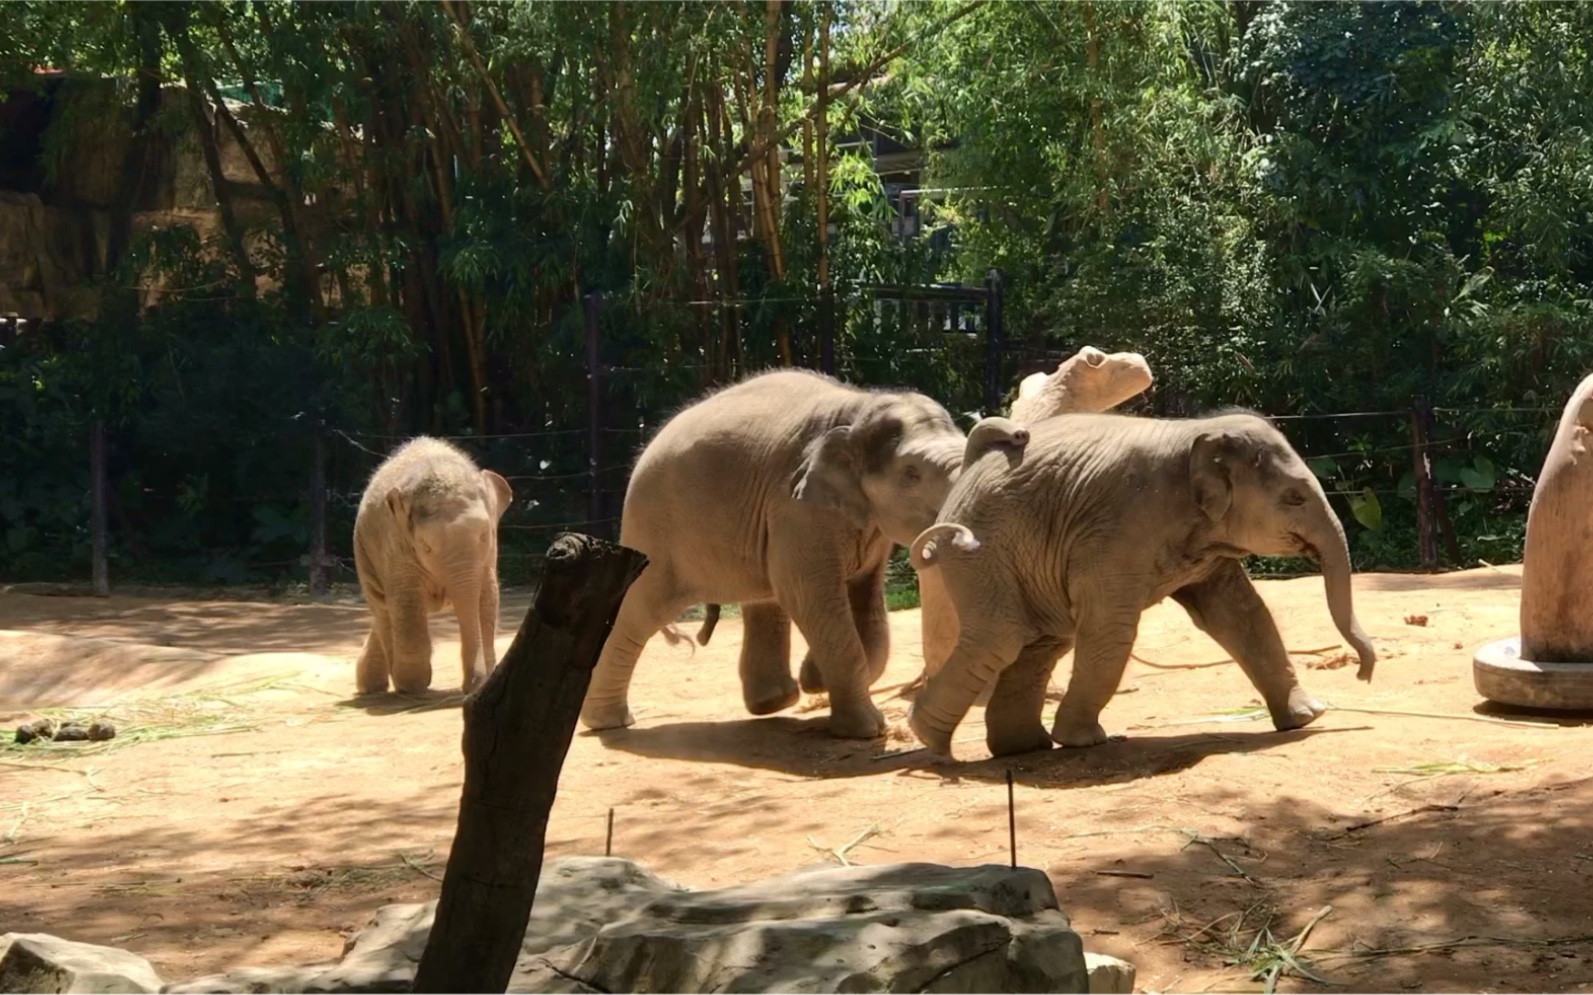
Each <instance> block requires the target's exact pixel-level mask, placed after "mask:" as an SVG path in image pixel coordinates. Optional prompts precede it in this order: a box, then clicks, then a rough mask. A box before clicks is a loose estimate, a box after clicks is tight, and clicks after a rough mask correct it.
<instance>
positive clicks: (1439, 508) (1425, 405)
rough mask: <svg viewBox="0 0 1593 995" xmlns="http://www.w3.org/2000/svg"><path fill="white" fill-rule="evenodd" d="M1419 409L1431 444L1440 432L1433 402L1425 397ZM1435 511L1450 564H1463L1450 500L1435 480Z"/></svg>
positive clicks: (1423, 430)
mask: <svg viewBox="0 0 1593 995" xmlns="http://www.w3.org/2000/svg"><path fill="white" fill-rule="evenodd" d="M1417 411H1418V413H1419V414H1420V416H1421V420H1422V436H1423V437H1424V438H1425V439H1426V440H1427V444H1428V445H1429V446H1430V445H1432V441H1433V436H1435V435H1437V434H1438V426H1437V424H1436V421H1435V419H1434V418H1433V405H1432V402H1431V401H1429V400H1427V399H1426V398H1423V399H1422V401H1421V405H1420V406H1419V407H1418V409H1417ZM1433 511H1434V513H1435V514H1436V515H1437V518H1438V535H1439V537H1440V538H1442V539H1443V541H1444V553H1445V554H1446V555H1447V556H1448V557H1449V564H1450V566H1455V567H1458V566H1460V565H1461V563H1460V539H1459V538H1458V537H1457V536H1456V535H1455V526H1454V525H1453V524H1452V523H1451V522H1450V521H1449V502H1448V500H1447V499H1446V498H1445V497H1444V492H1443V490H1442V489H1441V488H1439V486H1438V482H1437V481H1434V482H1433Z"/></svg>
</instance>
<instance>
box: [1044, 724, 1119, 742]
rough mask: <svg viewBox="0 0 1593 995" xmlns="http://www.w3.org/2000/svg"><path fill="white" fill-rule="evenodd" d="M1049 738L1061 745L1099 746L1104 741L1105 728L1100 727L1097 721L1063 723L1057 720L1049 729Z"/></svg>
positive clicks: (1105, 738) (1105, 737) (1105, 736)
mask: <svg viewBox="0 0 1593 995" xmlns="http://www.w3.org/2000/svg"><path fill="white" fill-rule="evenodd" d="M1051 739H1052V740H1053V741H1055V742H1056V743H1057V744H1058V745H1061V746H1070V747H1073V748H1074V749H1081V748H1083V747H1086V746H1100V745H1101V744H1102V743H1104V742H1106V740H1107V735H1106V730H1105V729H1103V728H1101V724H1100V723H1099V722H1094V721H1091V722H1077V723H1070V724H1068V725H1063V724H1062V722H1061V721H1060V720H1059V721H1058V722H1057V724H1056V725H1055V726H1054V727H1052V729H1051Z"/></svg>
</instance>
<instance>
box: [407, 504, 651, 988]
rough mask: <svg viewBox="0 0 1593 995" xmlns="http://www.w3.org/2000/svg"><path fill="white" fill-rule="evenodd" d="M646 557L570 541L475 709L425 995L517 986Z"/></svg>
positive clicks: (470, 705)
mask: <svg viewBox="0 0 1593 995" xmlns="http://www.w3.org/2000/svg"><path fill="white" fill-rule="evenodd" d="M646 566H647V558H646V557H645V556H643V555H642V554H641V553H638V552H637V551H636V550H633V549H628V548H626V547H624V546H619V545H616V544H613V543H608V542H604V541H602V540H600V539H594V538H592V537H591V536H584V535H573V534H569V533H565V534H562V535H559V536H558V537H557V538H555V539H554V540H553V544H552V545H551V546H549V547H548V552H547V556H546V558H545V559H544V561H543V565H542V585H541V589H540V590H539V591H538V592H537V599H536V603H535V604H534V605H533V606H532V607H531V611H530V612H529V613H527V615H526V617H525V620H524V621H523V622H521V623H520V631H519V633H518V634H517V635H516V636H515V637H514V644H513V645H511V646H510V647H509V651H508V652H507V653H505V654H504V656H503V662H501V663H500V664H498V667H497V669H496V670H494V671H493V672H492V674H491V675H490V676H489V677H488V678H487V680H486V683H484V684H483V685H482V686H481V688H480V690H478V691H476V692H475V693H474V694H472V695H471V696H470V697H468V698H466V699H465V705H464V721H465V732H464V754H465V785H464V791H463V794H462V796H461V798H460V800H459V828H458V830H457V831H456V832H455V834H454V844H453V849H452V850H451V851H450V853H449V854H448V868H447V870H446V871H445V872H444V873H443V884H442V896H441V898H440V899H439V900H438V902H437V919H436V923H435V925H433V926H432V930H431V935H430V937H428V938H427V941H426V950H425V953H423V954H422V955H421V958H420V966H419V968H418V969H417V970H416V972H415V984H414V988H413V990H414V991H417V992H501V991H503V990H504V989H505V988H507V987H508V985H509V978H510V976H511V975H513V973H514V965H515V960H516V959H517V958H518V957H519V955H520V943H521V941H522V940H523V939H524V938H525V928H526V923H527V922H529V921H530V918H531V903H532V900H533V899H534V898H535V897H536V890H537V880H538V878H539V877H540V876H541V873H542V849H543V844H544V842H545V838H546V835H547V828H548V812H549V810H550V809H552V807H553V800H554V797H555V795H556V794H557V791H558V784H559V771H560V770H561V769H562V768H563V766H564V757H565V754H566V753H568V752H569V749H570V739H571V737H572V736H574V734H575V722H576V719H577V717H578V716H579V715H580V713H581V702H582V700H583V699H584V698H585V697H586V688H587V684H588V683H589V682H590V681H591V679H592V668H593V667H595V666H596V665H597V658H598V654H599V653H600V652H601V651H602V649H603V643H604V641H605V640H606V639H607V638H608V634H609V630H610V629H612V628H613V626H614V619H615V616H617V615H618V614H619V607H620V602H621V601H623V600H624V598H625V592H626V591H627V590H629V589H630V586H631V584H632V583H633V582H634V581H635V580H636V578H637V577H638V576H640V575H641V572H642V570H643V568H645V567H646Z"/></svg>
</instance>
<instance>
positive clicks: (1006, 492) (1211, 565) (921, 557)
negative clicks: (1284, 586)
mask: <svg viewBox="0 0 1593 995" xmlns="http://www.w3.org/2000/svg"><path fill="white" fill-rule="evenodd" d="M1029 430H1030V438H1029V444H1028V446H1027V447H1025V448H1024V449H1023V450H1022V451H1021V452H1019V451H1012V450H1005V451H1000V452H990V453H987V454H985V455H984V456H982V457H981V458H980V459H979V460H978V461H977V462H975V463H969V464H967V465H965V466H964V467H963V472H962V476H961V478H959V479H958V481H957V483H956V484H955V485H953V487H952V489H951V493H950V494H949V495H948V496H947V498H946V503H945V504H944V505H943V506H942V508H941V513H940V521H939V522H938V523H937V524H935V525H933V526H931V527H930V528H928V529H926V530H925V531H924V532H923V533H922V534H920V535H919V537H918V539H917V540H916V541H914V543H913V544H912V547H911V550H910V553H911V557H912V563H913V566H914V567H915V568H916V569H918V570H919V571H920V572H923V571H928V570H938V571H940V572H941V574H942V577H941V579H942V580H943V581H944V583H945V585H946V588H947V590H948V592H949V594H950V597H951V600H952V602H953V603H954V604H955V605H956V608H957V615H958V618H959V620H960V622H961V631H960V632H959V634H958V639H957V645H956V649H955V650H953V651H952V654H951V657H950V659H948V660H947V661H946V664H945V666H944V667H942V668H941V669H940V670H939V671H938V672H936V673H935V674H933V675H932V676H930V678H929V680H928V683H927V684H926V685H925V687H924V689H923V691H921V692H920V693H919V695H918V697H917V700H915V701H914V703H913V706H912V709H911V711H910V712H909V715H908V724H909V725H910V726H911V727H912V730H913V732H914V734H916V735H917V736H918V738H919V740H920V741H922V742H923V743H924V745H925V746H927V747H929V748H930V749H932V750H934V751H936V752H939V753H941V754H945V755H948V756H949V755H950V753H951V737H952V732H953V731H954V730H955V729H956V727H957V725H958V723H960V722H961V721H962V719H963V716H964V715H965V714H966V713H967V711H968V708H969V706H970V705H971V704H973V701H974V699H975V698H976V697H977V696H978V695H979V693H980V692H981V691H982V690H983V689H984V688H985V687H986V686H987V685H989V684H990V683H991V682H992V681H994V682H995V687H994V689H993V690H992V691H991V695H990V704H989V706H988V707H987V709H986V711H985V724H986V728H987V739H986V742H987V744H988V746H989V747H990V751H991V752H992V753H993V754H996V755H997V756H1000V755H1003V754H1010V753H1021V752H1024V751H1027V750H1034V749H1048V748H1050V746H1051V744H1052V742H1053V741H1054V742H1056V743H1060V744H1062V745H1063V746H1094V745H1095V744H1097V743H1101V742H1104V741H1105V740H1106V732H1105V731H1104V730H1103V729H1102V728H1101V725H1100V722H1099V718H1100V714H1101V709H1102V708H1104V707H1105V706H1106V703H1107V702H1108V701H1109V700H1111V697H1112V695H1113V693H1114V692H1115V691H1116V690H1117V686H1118V682H1119V681H1120V680H1121V679H1122V676H1123V669H1124V667H1126V666H1127V664H1128V657H1129V653H1130V651H1131V650H1132V649H1133V647H1134V638H1135V635H1136V633H1137V631H1138V627H1139V617H1140V613H1141V612H1142V611H1144V609H1146V608H1148V607H1149V606H1151V605H1153V604H1155V603H1156V602H1158V601H1160V600H1161V599H1163V598H1165V597H1167V596H1169V595H1171V596H1172V598H1173V599H1174V600H1175V601H1177V602H1178V603H1179V604H1180V605H1183V606H1184V609H1185V610H1186V611H1188V612H1189V614H1190V616H1191V618H1193V619H1194V621H1195V624H1196V625H1197V626H1199V627H1200V628H1201V629H1203V630H1205V631H1206V632H1207V633H1208V634H1209V635H1211V637H1212V638H1213V639H1215V640H1216V641H1217V642H1218V643H1219V644H1221V645H1222V647H1223V648H1224V649H1225V650H1227V651H1228V652H1229V653H1230V654H1232V656H1233V658H1234V659H1235V660H1236V661H1238V663H1239V666H1240V668H1241V669H1243V670H1244V673H1245V676H1246V677H1248V678H1249V679H1250V682H1251V683H1252V684H1254V685H1255V687H1256V689H1257V690H1258V691H1260V692H1261V697H1262V699H1263V700H1264V701H1265V702H1266V705H1267V708H1268V710H1269V711H1270V712H1271V713H1272V722H1273V725H1275V726H1276V727H1277V728H1278V729H1293V728H1297V727H1299V726H1303V725H1307V724H1309V723H1310V722H1311V721H1313V720H1314V719H1315V718H1316V717H1317V716H1318V715H1320V714H1321V713H1322V710H1323V709H1322V706H1321V705H1320V704H1319V703H1318V702H1317V701H1316V699H1314V698H1313V697H1311V695H1310V694H1308V693H1307V692H1306V691H1305V689H1304V688H1302V687H1301V686H1300V684H1299V682H1298V680H1296V678H1295V674H1294V667H1293V666H1292V665H1291V664H1290V662H1289V655H1288V653H1287V651H1286V650H1285V649H1284V646H1283V640H1282V638H1281V637H1280V636H1279V635H1278V628H1277V626H1276V624H1274V622H1273V620H1272V615H1271V614H1270V613H1269V612H1268V611H1267V606H1266V604H1265V603H1264V602H1263V601H1262V600H1261V596H1260V595H1259V594H1257V593H1256V590H1255V588H1254V587H1253V586H1252V585H1251V583H1250V579H1249V578H1248V577H1246V576H1245V572H1244V568H1243V567H1242V566H1241V565H1240V562H1239V561H1240V559H1241V558H1242V557H1245V556H1248V555H1251V554H1260V555H1264V556H1294V555H1306V556H1311V557H1313V558H1315V559H1316V560H1317V561H1318V562H1319V563H1320V564H1321V567H1322V577H1323V581H1324V583H1325V584H1326V588H1327V602H1328V609H1329V611H1330V612H1331V613H1332V615H1333V622H1334V624H1335V625H1336V626H1337V627H1338V630H1339V632H1340V633H1341V634H1342V635H1343V636H1344V639H1345V641H1346V642H1348V643H1349V644H1350V646H1351V647H1352V648H1353V649H1354V650H1355V651H1356V652H1357V653H1358V654H1359V655H1360V663H1361V667H1360V673H1359V676H1360V677H1361V679H1362V680H1370V679H1371V677H1372V667H1373V664H1374V663H1375V662H1376V659H1377V656H1376V653H1375V651H1374V650H1373V648H1372V644H1371V642H1370V640H1368V639H1367V637H1366V633H1365V632H1363V631H1362V629H1361V626H1360V623H1359V622H1357V621H1356V619H1355V613H1354V611H1353V608H1352V604H1351V593H1350V556H1349V550H1348V548H1347V547H1346V545H1345V542H1344V531H1343V528H1342V526H1340V524H1339V520H1338V516H1337V515H1336V514H1335V513H1334V511H1333V509H1332V507H1330V506H1329V504H1328V501H1327V496H1326V495H1324V494H1323V493H1322V488H1321V485H1319V484H1318V483H1317V481H1316V477H1315V476H1313V475H1312V473H1311V471H1310V469H1309V468H1307V467H1306V465H1305V462H1304V461H1303V460H1301V458H1300V456H1299V454H1298V453H1296V452H1295V451H1294V449H1293V448H1292V447H1291V446H1290V445H1289V443H1288V440H1286V439H1285V438H1284V437H1283V435H1282V434H1281V433H1279V432H1278V430H1277V429H1275V428H1273V427H1272V425H1271V424H1270V423H1269V422H1267V421H1266V420H1265V419H1263V418H1261V417H1260V416H1259V415H1255V414H1252V413H1249V412H1244V413H1233V414H1223V415H1220V416H1216V417H1210V418H1195V419H1185V420H1152V419H1142V418H1130V417H1124V416H1121V415H1105V414H1101V415H1069V416H1068V417H1066V418H1052V419H1047V420H1045V421H1041V422H1037V423H1035V424H1033V425H1031V426H1030V428H1029ZM1075 643H1076V646H1075ZM1070 648H1073V649H1074V659H1073V673H1072V675H1071V677H1070V678H1069V681H1068V689H1067V692H1066V694H1064V695H1063V698H1062V703H1061V705H1060V706H1059V707H1058V709H1057V713H1056V721H1055V723H1054V724H1053V726H1052V729H1051V732H1050V734H1049V735H1048V734H1047V733H1046V730H1045V727H1044V726H1043V725H1042V724H1041V710H1042V708H1043V706H1044V704H1045V690H1046V687H1047V685H1048V684H1049V682H1050V678H1051V671H1052V668H1054V667H1055V666H1056V662H1057V660H1058V659H1059V658H1060V657H1061V656H1062V655H1063V654H1064V653H1066V652H1067V651H1068V650H1069V649H1070Z"/></svg>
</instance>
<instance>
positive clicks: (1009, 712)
mask: <svg viewBox="0 0 1593 995" xmlns="http://www.w3.org/2000/svg"><path fill="white" fill-rule="evenodd" d="M1072 643H1073V641H1072V640H1071V639H1058V638H1056V637H1047V638H1044V639H1038V640H1035V641H1034V642H1032V643H1030V644H1029V645H1027V646H1025V647H1024V648H1023V651H1022V652H1021V653H1019V654H1018V658H1017V659H1016V660H1014V661H1013V662H1012V666H1010V667H1008V668H1007V669H1006V670H1003V671H1002V672H1001V674H1000V676H998V677H997V678H996V683H995V686H994V689H993V690H992V691H991V692H990V704H989V705H987V706H986V707H985V745H986V746H988V747H990V753H991V755H992V756H997V757H1004V756H1008V755H1009V754H1013V753H1028V752H1029V751H1031V750H1049V749H1050V748H1051V745H1052V743H1051V734H1050V733H1048V732H1046V730H1045V723H1044V722H1043V721H1041V714H1042V713H1043V712H1044V711H1045V689H1046V688H1047V687H1048V686H1049V685H1050V683H1051V672H1052V671H1053V670H1055V669H1056V662H1057V661H1058V660H1060V659H1061V658H1062V654H1064V653H1066V652H1067V651H1068V649H1069V648H1070V647H1071V646H1072Z"/></svg>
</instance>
